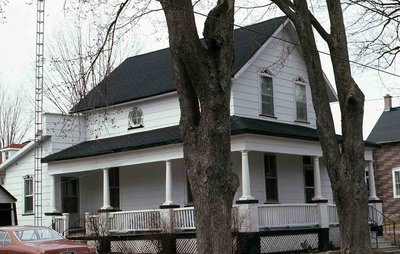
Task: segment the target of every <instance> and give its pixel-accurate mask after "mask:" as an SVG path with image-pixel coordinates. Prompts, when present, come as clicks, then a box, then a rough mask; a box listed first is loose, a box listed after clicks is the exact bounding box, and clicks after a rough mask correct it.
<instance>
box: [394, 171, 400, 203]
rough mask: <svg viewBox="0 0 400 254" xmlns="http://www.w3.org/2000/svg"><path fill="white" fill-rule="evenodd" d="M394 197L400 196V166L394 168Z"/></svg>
mask: <svg viewBox="0 0 400 254" xmlns="http://www.w3.org/2000/svg"><path fill="white" fill-rule="evenodd" d="M393 197H394V198H400V168H394V169H393Z"/></svg>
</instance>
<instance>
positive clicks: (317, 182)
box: [313, 156, 323, 200]
mask: <svg viewBox="0 0 400 254" xmlns="http://www.w3.org/2000/svg"><path fill="white" fill-rule="evenodd" d="M313 159H314V197H313V200H320V199H323V198H322V189H321V173H320V169H319V157H317V156H314V157H313Z"/></svg>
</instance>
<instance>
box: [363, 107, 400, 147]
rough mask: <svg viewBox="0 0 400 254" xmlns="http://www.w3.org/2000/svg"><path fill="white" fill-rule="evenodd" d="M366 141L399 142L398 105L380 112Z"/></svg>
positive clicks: (399, 116)
mask: <svg viewBox="0 0 400 254" xmlns="http://www.w3.org/2000/svg"><path fill="white" fill-rule="evenodd" d="M367 141H369V142H374V143H377V144H384V143H391V142H400V107H396V108H391V109H390V110H389V111H384V112H382V115H381V116H380V117H379V119H378V121H377V122H376V124H375V126H374V128H373V129H372V131H371V133H370V134H369V135H368V138H367Z"/></svg>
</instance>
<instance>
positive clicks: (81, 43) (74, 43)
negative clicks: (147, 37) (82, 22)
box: [44, 26, 128, 113]
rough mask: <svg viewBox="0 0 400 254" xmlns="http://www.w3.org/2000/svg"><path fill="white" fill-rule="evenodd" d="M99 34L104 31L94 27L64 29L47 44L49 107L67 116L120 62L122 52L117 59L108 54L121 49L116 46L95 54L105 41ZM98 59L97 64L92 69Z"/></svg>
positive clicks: (46, 93) (45, 92) (45, 91)
mask: <svg viewBox="0 0 400 254" xmlns="http://www.w3.org/2000/svg"><path fill="white" fill-rule="evenodd" d="M100 30H101V31H103V30H102V29H101V28H99V27H97V26H95V27H94V28H92V27H91V26H90V27H89V28H88V29H83V28H82V27H81V26H77V27H75V28H72V29H70V30H69V28H67V29H66V30H64V31H61V32H60V33H59V34H58V35H57V36H55V37H54V38H56V39H55V41H53V42H51V43H50V44H49V52H48V55H49V57H48V60H49V69H48V70H47V71H46V73H45V74H46V78H45V84H44V86H45V88H44V96H45V97H46V98H47V99H48V101H49V102H50V105H47V106H48V107H53V108H56V110H57V111H59V112H61V113H68V112H69V110H70V109H71V108H72V107H73V106H74V105H76V104H77V103H78V102H79V101H80V100H81V99H82V98H83V97H84V96H85V95H86V94H87V93H88V92H89V91H90V90H91V89H92V88H93V87H94V86H95V85H97V84H98V83H99V82H100V81H101V80H103V79H104V78H105V77H106V76H107V75H108V74H109V73H110V72H111V70H112V69H113V68H114V66H115V64H116V62H117V61H119V60H120V59H121V57H122V52H118V53H121V54H120V55H118V54H114V55H112V54H111V50H115V51H118V50H120V49H121V47H118V46H115V45H113V46H111V45H107V47H105V48H104V49H103V50H102V51H101V52H100V53H98V52H97V49H98V48H99V47H100V43H103V40H104V39H103V37H102V34H101V32H100ZM93 31H94V32H93ZM109 43H110V44H111V42H109ZM127 51H128V50H127ZM97 55H99V56H98V61H96V64H95V65H93V66H91V64H92V62H93V59H94V58H95V57H96V56H97ZM116 56H118V59H117V57H116Z"/></svg>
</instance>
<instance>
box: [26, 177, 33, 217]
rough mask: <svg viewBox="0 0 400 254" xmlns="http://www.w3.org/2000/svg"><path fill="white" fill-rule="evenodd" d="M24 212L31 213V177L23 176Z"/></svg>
mask: <svg viewBox="0 0 400 254" xmlns="http://www.w3.org/2000/svg"><path fill="white" fill-rule="evenodd" d="M24 213H26V214H27V213H33V177H32V176H30V175H26V176H25V177H24Z"/></svg>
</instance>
